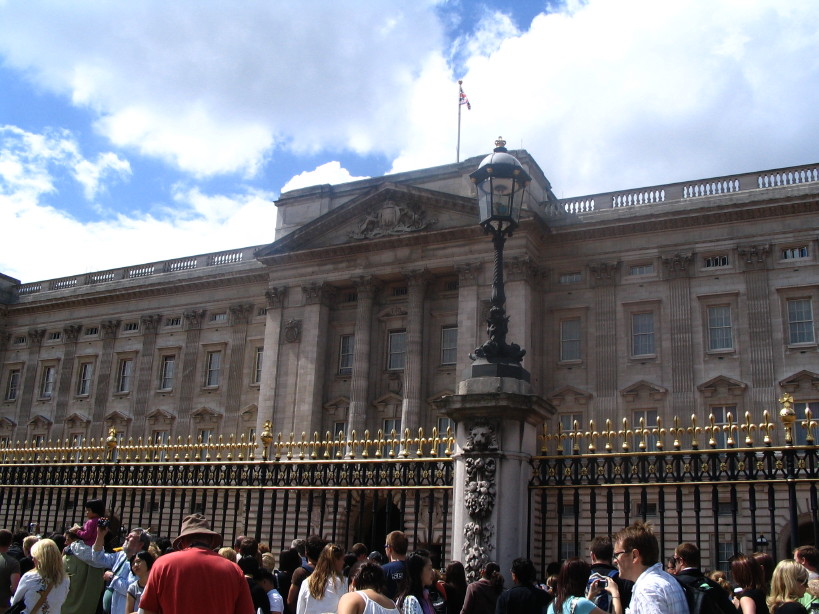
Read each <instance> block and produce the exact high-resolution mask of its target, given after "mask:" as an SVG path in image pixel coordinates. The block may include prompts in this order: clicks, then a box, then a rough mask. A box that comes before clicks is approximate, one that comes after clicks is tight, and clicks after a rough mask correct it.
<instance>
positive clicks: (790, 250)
mask: <svg viewBox="0 0 819 614" xmlns="http://www.w3.org/2000/svg"><path fill="white" fill-rule="evenodd" d="M809 253H810V252H808V246H807V245H799V246H797V247H786V248H785V249H783V250H782V260H796V259H797V258H807V257H808V254H809Z"/></svg>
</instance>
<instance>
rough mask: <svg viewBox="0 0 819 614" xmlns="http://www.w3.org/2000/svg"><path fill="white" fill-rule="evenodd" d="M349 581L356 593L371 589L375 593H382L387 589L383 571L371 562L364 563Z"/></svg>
mask: <svg viewBox="0 0 819 614" xmlns="http://www.w3.org/2000/svg"><path fill="white" fill-rule="evenodd" d="M350 581H351V582H352V586H353V588H354V589H355V590H357V591H363V590H365V589H368V588H371V589H373V590H374V591H375V592H377V593H383V592H384V591H385V590H386V587H387V579H386V577H385V576H384V569H383V568H382V567H381V565H379V564H378V563H374V562H373V561H364V562H363V563H362V564H361V566H360V567H359V568H358V571H357V572H356V573H355V576H353V577H352V578H351V579H350Z"/></svg>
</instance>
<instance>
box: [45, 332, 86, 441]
mask: <svg viewBox="0 0 819 614" xmlns="http://www.w3.org/2000/svg"><path fill="white" fill-rule="evenodd" d="M81 332H82V324H69V325H68V326H66V327H65V328H64V329H63V340H64V345H63V348H64V349H63V358H62V360H61V361H60V380H59V387H58V388H57V406H56V408H55V410H54V429H53V431H52V433H51V436H52V437H54V438H56V439H60V438H61V437H65V434H64V426H65V424H64V422H65V415H66V409H67V408H68V402H69V399H70V398H71V394H72V390H71V375H72V374H73V372H74V358H75V356H76V354H77V339H79V337H80V333H81Z"/></svg>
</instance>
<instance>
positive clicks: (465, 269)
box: [455, 262, 486, 378]
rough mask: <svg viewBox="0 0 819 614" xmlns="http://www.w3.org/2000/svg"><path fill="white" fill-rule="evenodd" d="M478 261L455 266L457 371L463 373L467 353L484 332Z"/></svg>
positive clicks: (479, 265) (473, 349) (480, 340)
mask: <svg viewBox="0 0 819 614" xmlns="http://www.w3.org/2000/svg"><path fill="white" fill-rule="evenodd" d="M480 269H481V263H480V262H465V263H463V264H459V265H457V266H456V267H455V270H456V271H457V272H458V358H457V361H458V362H457V372H458V373H462V374H464V375H463V377H464V378H466V377H467V374H466V370H467V369H468V368H469V366H470V365H471V364H472V360H471V359H470V358H469V354H470V353H471V352H473V351H475V348H476V347H478V346H479V345H480V344H481V343H482V342H483V339H484V335H485V334H486V333H485V331H486V322H484V321H483V320H481V299H480V297H479V296H478V273H479V272H480Z"/></svg>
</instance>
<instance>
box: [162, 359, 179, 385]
mask: <svg viewBox="0 0 819 614" xmlns="http://www.w3.org/2000/svg"><path fill="white" fill-rule="evenodd" d="M175 372H176V355H175V354H167V355H165V356H163V357H162V364H161V365H160V366H159V389H160V390H173V380H174V373H175Z"/></svg>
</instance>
